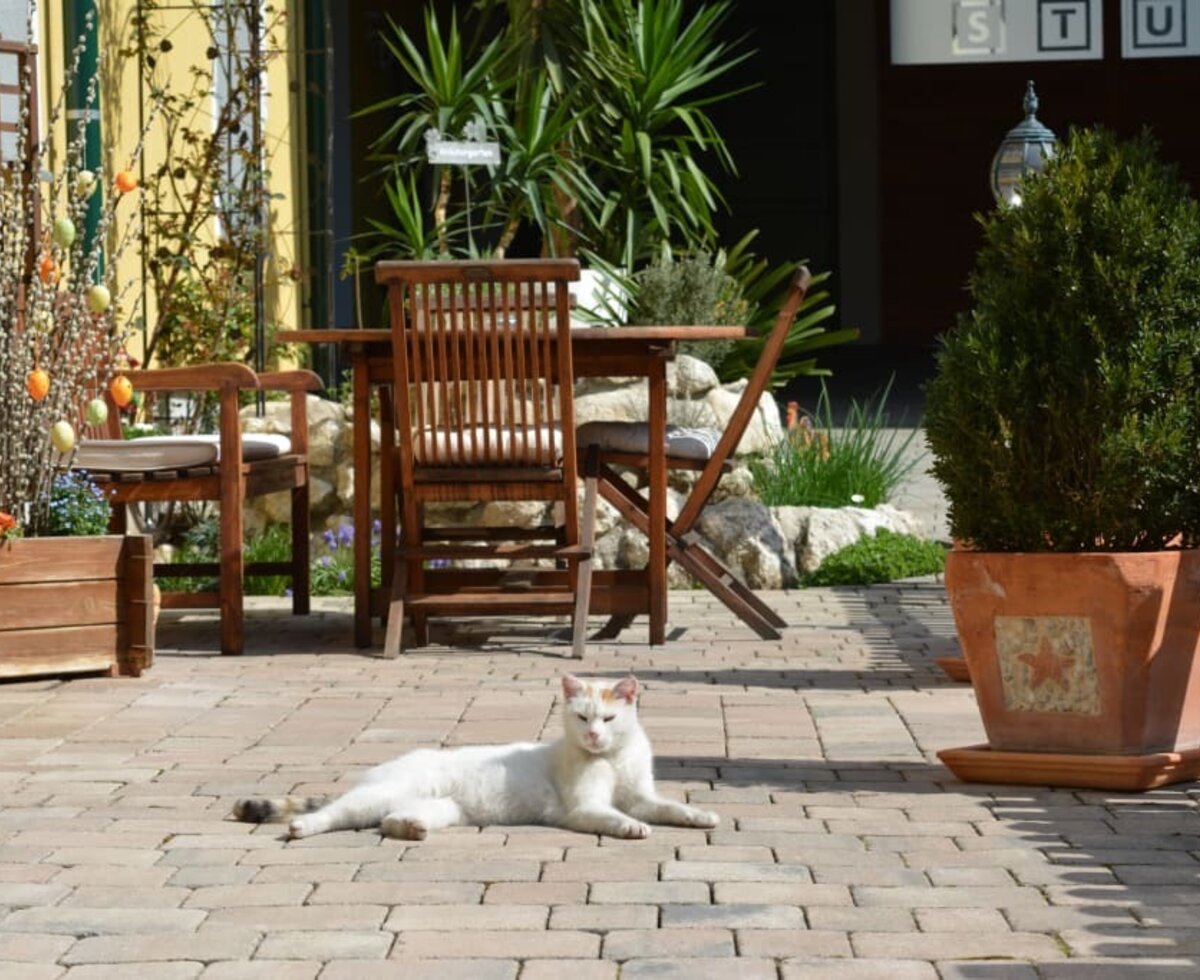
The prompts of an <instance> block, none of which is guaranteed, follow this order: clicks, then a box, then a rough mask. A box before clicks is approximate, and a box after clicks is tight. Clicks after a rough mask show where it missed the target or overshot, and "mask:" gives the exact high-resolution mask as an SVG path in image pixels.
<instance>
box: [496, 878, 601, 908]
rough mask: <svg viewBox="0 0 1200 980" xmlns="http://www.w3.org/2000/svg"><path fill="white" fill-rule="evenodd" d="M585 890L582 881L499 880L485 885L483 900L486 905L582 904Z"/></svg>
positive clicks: (585, 894)
mask: <svg viewBox="0 0 1200 980" xmlns="http://www.w3.org/2000/svg"><path fill="white" fill-rule="evenodd" d="M587 892H588V886H587V883H586V882H583V881H516V882H512V881H500V882H496V883H495V884H492V885H488V886H487V891H486V892H485V893H484V896H483V901H484V903H485V904H487V905H565V904H567V903H571V902H574V903H579V904H582V903H583V902H585V901H587Z"/></svg>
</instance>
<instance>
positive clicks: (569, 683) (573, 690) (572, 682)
mask: <svg viewBox="0 0 1200 980" xmlns="http://www.w3.org/2000/svg"><path fill="white" fill-rule="evenodd" d="M562 685H563V697H565V698H567V699H568V700H570V699H571V698H577V697H579V695H581V694H582V693H583V681H581V680H580V679H579V678H578V677H576V676H575V675H574V674H563V679H562Z"/></svg>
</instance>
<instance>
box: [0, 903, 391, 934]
mask: <svg viewBox="0 0 1200 980" xmlns="http://www.w3.org/2000/svg"><path fill="white" fill-rule="evenodd" d="M198 914H201V915H203V914H204V913H198ZM386 914H387V908H385V907H384V906H382V905H300V906H290V905H274V906H271V905H263V906H244V907H242V908H220V909H214V910H213V911H211V912H209V913H208V920H207V921H208V922H209V923H211V924H213V925H241V926H246V927H249V928H253V929H258V930H260V931H262V932H268V931H284V930H286V931H291V932H314V931H317V930H323V929H350V930H359V931H367V930H371V929H378V928H379V927H380V924H381V923H382V922H383V917H384V915H386ZM2 925H3V924H2V923H0V927H2Z"/></svg>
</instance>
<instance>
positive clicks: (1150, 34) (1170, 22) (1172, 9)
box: [1130, 0, 1189, 54]
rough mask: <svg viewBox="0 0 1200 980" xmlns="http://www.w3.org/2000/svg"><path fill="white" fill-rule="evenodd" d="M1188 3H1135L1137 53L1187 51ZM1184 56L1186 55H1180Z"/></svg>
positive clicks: (1136, 0)
mask: <svg viewBox="0 0 1200 980" xmlns="http://www.w3.org/2000/svg"><path fill="white" fill-rule="evenodd" d="M1187 8H1188V0H1133V10H1132V14H1133V16H1132V21H1133V24H1132V27H1133V30H1132V32H1131V34H1132V37H1131V41H1132V44H1131V45H1130V46H1131V47H1132V48H1133V50H1134V51H1135V52H1136V51H1142V50H1144V49H1153V48H1187V47H1188V46H1189V45H1188V22H1187V21H1188V16H1187V15H1188V9H1187ZM1179 53H1181V54H1182V53H1183V52H1179Z"/></svg>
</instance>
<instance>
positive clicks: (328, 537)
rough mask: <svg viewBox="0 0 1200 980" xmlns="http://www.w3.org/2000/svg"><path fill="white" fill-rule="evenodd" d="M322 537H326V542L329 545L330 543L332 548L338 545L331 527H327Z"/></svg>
mask: <svg viewBox="0 0 1200 980" xmlns="http://www.w3.org/2000/svg"><path fill="white" fill-rule="evenodd" d="M321 537H323V538H324V539H325V543H326V544H327V545H329V547H331V548H336V547H337V544H336V543H335V541H334V539H333V531H331V530H330V529H329V528H326V529H325V533H324V534H323V535H321Z"/></svg>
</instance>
